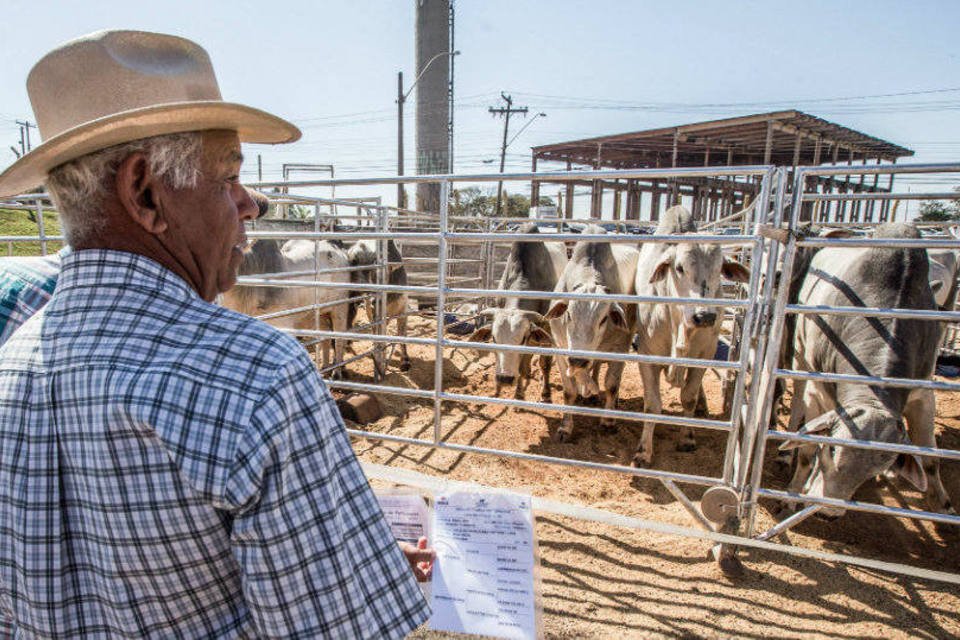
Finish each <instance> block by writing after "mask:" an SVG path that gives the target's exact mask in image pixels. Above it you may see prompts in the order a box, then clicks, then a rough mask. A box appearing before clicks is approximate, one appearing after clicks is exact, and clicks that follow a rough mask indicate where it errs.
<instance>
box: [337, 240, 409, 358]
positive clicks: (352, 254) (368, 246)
mask: <svg viewBox="0 0 960 640" xmlns="http://www.w3.org/2000/svg"><path fill="white" fill-rule="evenodd" d="M377 242H378V241H377V240H359V241H357V242H356V243H354V245H353V246H351V247H350V248H349V249H348V250H347V257H348V259H349V260H350V266H351V267H364V266H371V267H372V265H375V264H376V263H377ZM387 261H388V262H389V266H388V276H387V278H388V279H387V284H392V285H397V286H401V287H405V286H407V270H406V268H405V267H404V266H403V258H402V256H401V255H400V249H399V248H398V247H397V243H396V242H394V241H393V240H388V241H387ZM350 281H351V282H353V283H357V284H370V283H372V282H375V281H376V268H375V267H372V268H371V269H369V270H366V269H364V270H360V271H351V272H350ZM363 293H364V292H361V291H351V292H350V297H351V298H356V297H358V296H360V295H363ZM376 295H378V294H376ZM357 307H358V303H356V302H351V303H350V307H349V312H348V322H347V326H353V322H354V320H355V319H356V316H357ZM365 308H366V311H367V319H368V320H369V321H372V320H373V317H374V310H373V302H372V300H371V299H370V298H369V297H368V298H367V300H366V302H365ZM406 312H407V294H406V293H388V294H387V314H386V315H387V317H388V318H396V320H397V335H399V336H406V335H407V316H406ZM384 330H386V327H384ZM409 369H410V356H409V355H408V354H407V345H406V343H403V342H401V343H400V371H408V370H409Z"/></svg>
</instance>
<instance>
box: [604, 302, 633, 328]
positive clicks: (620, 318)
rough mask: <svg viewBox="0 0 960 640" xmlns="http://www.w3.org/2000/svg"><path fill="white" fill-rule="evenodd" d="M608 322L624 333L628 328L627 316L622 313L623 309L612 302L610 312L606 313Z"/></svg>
mask: <svg viewBox="0 0 960 640" xmlns="http://www.w3.org/2000/svg"><path fill="white" fill-rule="evenodd" d="M608 316H609V317H610V321H611V322H612V323H613V324H615V325H616V326H618V327H620V328H621V329H623V330H624V331H627V330H628V329H629V327H628V326H627V315H626V314H625V313H624V312H623V307H621V306H620V305H619V304H617V303H616V302H614V303H613V304H611V305H610V311H609V312H608Z"/></svg>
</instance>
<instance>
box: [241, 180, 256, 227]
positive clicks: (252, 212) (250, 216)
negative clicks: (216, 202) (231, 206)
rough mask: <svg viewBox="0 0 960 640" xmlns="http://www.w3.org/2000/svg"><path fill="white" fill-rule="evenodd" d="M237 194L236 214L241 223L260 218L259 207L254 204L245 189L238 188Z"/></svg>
mask: <svg viewBox="0 0 960 640" xmlns="http://www.w3.org/2000/svg"><path fill="white" fill-rule="evenodd" d="M238 191H239V193H238V194H237V196H238V198H237V213H239V215H240V219H241V220H243V221H247V220H256V219H257V218H258V217H260V207H258V206H257V203H256V202H254V200H253V197H252V196H251V195H250V190H249V189H248V188H247V187H244V186H240V188H239V190H238Z"/></svg>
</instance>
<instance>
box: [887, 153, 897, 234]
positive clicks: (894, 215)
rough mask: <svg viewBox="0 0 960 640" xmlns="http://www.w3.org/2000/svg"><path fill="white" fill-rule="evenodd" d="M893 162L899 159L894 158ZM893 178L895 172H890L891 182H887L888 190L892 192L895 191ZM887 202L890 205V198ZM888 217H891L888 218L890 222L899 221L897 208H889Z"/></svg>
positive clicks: (895, 162)
mask: <svg viewBox="0 0 960 640" xmlns="http://www.w3.org/2000/svg"><path fill="white" fill-rule="evenodd" d="M893 164H897V159H896V158H894V159H893ZM893 178H894V174H892V173H891V174H890V182H889V183H888V184H887V191H889V192H890V193H893ZM887 204H888V205H889V204H890V201H889V200H887ZM887 218H889V220H888V221H889V222H896V221H897V210H896V209H893V210H892V211H890V210H888V211H887ZM885 222H887V221H885Z"/></svg>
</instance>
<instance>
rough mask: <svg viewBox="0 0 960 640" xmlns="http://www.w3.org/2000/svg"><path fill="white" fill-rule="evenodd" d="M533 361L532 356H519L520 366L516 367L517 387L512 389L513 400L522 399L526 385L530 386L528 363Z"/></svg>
mask: <svg viewBox="0 0 960 640" xmlns="http://www.w3.org/2000/svg"><path fill="white" fill-rule="evenodd" d="M531 360H533V355H531V354H524V355H522V356H520V366H519V367H518V375H517V387H516V389H514V392H513V397H514V399H515V400H520V399H522V398H523V397H524V395H525V393H526V391H527V385H529V384H530V361H531Z"/></svg>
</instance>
